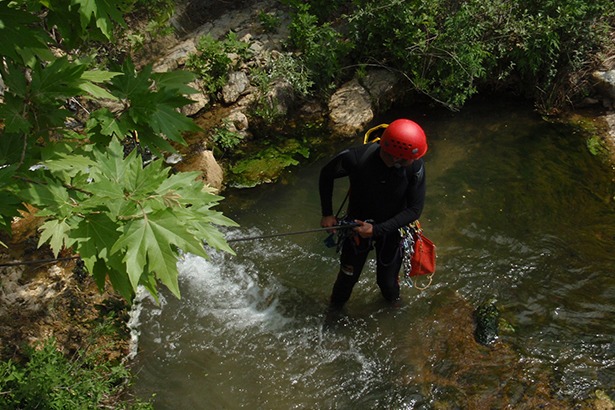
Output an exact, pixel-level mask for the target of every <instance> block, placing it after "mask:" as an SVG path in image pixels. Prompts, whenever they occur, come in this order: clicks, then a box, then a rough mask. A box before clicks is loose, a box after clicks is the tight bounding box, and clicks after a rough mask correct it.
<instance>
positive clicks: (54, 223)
mask: <svg viewBox="0 0 615 410" xmlns="http://www.w3.org/2000/svg"><path fill="white" fill-rule="evenodd" d="M68 231H70V226H69V225H68V224H67V223H66V221H64V220H57V219H52V220H50V221H47V222H45V223H44V224H43V225H42V226H41V236H40V238H39V241H38V246H39V247H41V245H43V244H44V243H46V242H49V245H50V246H51V249H52V250H53V256H54V257H56V258H57V257H58V254H59V253H60V251H61V250H62V248H63V247H64V245H65V244H67V241H66V236H67V233H68ZM67 247H68V244H67Z"/></svg>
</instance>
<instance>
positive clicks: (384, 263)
mask: <svg viewBox="0 0 615 410" xmlns="http://www.w3.org/2000/svg"><path fill="white" fill-rule="evenodd" d="M399 240H400V238H399V235H398V234H397V233H394V234H391V235H387V236H386V237H384V238H382V239H381V240H380V241H378V242H379V243H376V259H377V262H376V281H377V283H378V287H380V292H381V293H382V296H383V297H384V298H385V299H386V300H388V301H389V302H395V301H397V300H398V299H399V270H400V268H401V263H402V254H401V249H400V248H399Z"/></svg>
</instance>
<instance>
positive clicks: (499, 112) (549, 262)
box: [134, 102, 615, 409]
mask: <svg viewBox="0 0 615 410" xmlns="http://www.w3.org/2000/svg"><path fill="white" fill-rule="evenodd" d="M391 115H393V114H391ZM397 115H399V116H407V117H408V118H411V119H414V120H415V121H417V122H419V123H420V124H421V125H423V127H424V128H425V130H426V132H427V135H428V138H429V144H430V150H429V152H428V153H427V155H426V167H427V178H428V179H427V183H428V188H427V201H426V206H425V211H424V213H423V215H422V217H421V223H422V226H423V228H424V230H425V233H426V235H427V236H428V237H429V238H431V239H432V240H433V241H434V242H435V243H436V245H437V247H438V259H437V264H438V266H437V272H436V274H435V275H434V277H433V281H432V283H431V285H430V286H428V287H427V289H425V290H420V289H418V287H422V286H425V285H426V284H427V281H426V278H425V277H421V278H419V279H418V280H417V283H416V284H415V285H418V286H414V287H410V286H408V285H407V284H404V285H403V286H402V303H401V306H398V307H396V308H394V307H391V306H389V305H387V304H386V303H384V302H383V301H382V299H381V296H380V293H379V291H378V288H377V286H376V284H375V275H374V263H373V260H372V261H370V262H368V265H366V268H365V270H364V272H363V275H362V278H361V280H360V282H359V283H358V284H357V286H356V287H355V290H354V292H353V295H352V297H351V300H350V301H349V303H348V304H347V306H346V309H345V312H344V313H343V314H342V315H341V316H339V317H336V318H334V319H333V320H331V319H330V318H328V317H327V315H326V307H327V299H328V296H329V293H330V290H331V286H332V284H333V281H334V279H335V275H336V273H337V255H336V254H335V251H334V250H332V249H330V248H326V247H325V246H324V244H323V240H324V239H325V237H326V234H325V233H322V232H318V233H309V234H300V235H290V236H281V237H274V238H269V239H262V240H252V241H240V242H234V243H233V244H232V245H233V248H234V249H235V251H236V255H235V256H233V255H229V254H222V253H216V252H211V258H210V259H209V260H204V259H201V258H199V257H195V256H192V255H186V257H185V259H184V260H182V261H181V262H180V263H179V269H180V272H181V273H180V285H181V292H182V299H181V300H177V299H175V298H174V297H173V296H170V295H168V294H165V293H163V295H162V298H161V302H160V305H156V304H154V303H153V302H151V301H150V300H148V299H145V300H144V301H143V303H142V304H141V309H142V310H141V313H140V317H139V319H140V324H139V331H140V338H139V350H138V354H137V356H136V358H135V365H134V371H135V374H136V377H137V381H136V385H135V391H136V394H137V395H138V396H140V397H143V398H149V397H151V395H153V394H155V397H154V403H155V408H156V409H235V408H250V409H333V408H335V409H376V408H377V409H430V408H443V409H449V408H450V409H453V408H471V409H483V408H484V409H491V408H504V407H507V406H509V408H528V409H531V408H537V407H540V406H548V408H567V407H568V406H570V405H571V404H573V403H577V404H578V403H581V402H583V401H587V400H589V399H591V398H593V397H595V392H596V391H599V392H603V393H605V394H607V395H610V396H611V398H614V397H615V341H614V337H615V255H614V253H613V250H614V249H615V204H614V202H615V199H614V196H615V184H614V183H613V177H612V175H613V173H612V170H611V169H610V168H609V166H607V165H605V164H603V163H602V162H600V161H598V160H597V159H596V158H594V157H592V156H591V155H590V154H589V152H588V150H587V149H586V147H585V142H584V137H585V136H583V135H573V134H575V133H579V132H580V131H577V130H574V129H573V128H571V127H569V126H564V125H556V124H551V123H547V122H545V121H543V120H542V119H541V118H540V117H539V116H537V115H536V114H535V113H534V112H532V110H531V109H530V108H529V107H528V106H527V105H524V104H523V103H518V102H502V103H488V104H486V103H475V104H471V105H470V106H469V107H467V108H466V109H464V110H463V111H462V112H460V113H450V112H416V111H413V112H411V113H406V114H399V113H398V114H397ZM393 118H394V117H393ZM393 118H382V122H389V121H390V120H392V119H393ZM361 141H362V139H357V140H353V141H346V142H344V144H345V145H351V144H360V143H361ZM342 147H343V145H338V146H337V147H331V148H330V149H328V150H327V151H328V152H322V153H320V154H313V155H312V157H311V159H310V161H308V162H307V163H304V164H302V165H301V166H298V167H296V168H294V169H293V170H292V171H291V172H290V173H289V174H288V175H286V176H285V177H284V179H283V180H282V181H280V182H278V183H276V184H270V185H265V186H259V187H256V188H251V189H243V190H239V189H237V190H234V189H232V190H228V191H226V192H224V196H225V197H226V199H225V200H224V202H223V204H222V205H221V207H220V209H221V210H223V211H224V213H225V214H226V215H228V216H230V217H231V218H233V219H234V220H235V221H237V222H238V223H239V224H240V225H241V227H240V228H233V229H228V230H226V231H225V232H226V234H227V237H228V238H242V237H246V236H253V235H268V234H275V233H287V232H297V231H303V230H309V229H314V228H318V227H319V220H320V208H319V200H318V193H317V179H318V172H319V169H320V167H321V166H322V165H323V164H324V162H325V161H326V160H327V158H328V157H329V156H330V155H331V154H333V153H334V152H335V151H336V150H337V149H339V148H342ZM346 189H347V186H346V185H345V184H344V183H339V184H337V185H336V196H337V200H336V203H337V205H334V206H339V204H340V201H341V199H342V198H343V196H344V194H345V192H346ZM485 301H492V302H494V303H495V305H496V306H497V308H498V309H499V311H500V315H501V317H502V321H501V322H500V337H499V339H498V340H497V342H496V343H494V344H492V345H489V346H483V345H480V344H478V343H477V342H476V341H475V339H474V336H473V332H474V321H473V312H474V310H475V309H476V308H477V307H478V306H479V305H480V304H482V303H484V302H485Z"/></svg>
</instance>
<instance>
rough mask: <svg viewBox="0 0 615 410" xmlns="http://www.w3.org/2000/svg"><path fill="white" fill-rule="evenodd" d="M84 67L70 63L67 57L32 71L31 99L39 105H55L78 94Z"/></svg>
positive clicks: (36, 67)
mask: <svg viewBox="0 0 615 410" xmlns="http://www.w3.org/2000/svg"><path fill="white" fill-rule="evenodd" d="M85 69H86V66H85V65H84V64H79V63H72V62H70V61H69V60H68V58H67V57H62V58H59V59H57V60H55V61H53V62H51V63H50V64H48V65H47V66H46V67H44V68H40V67H38V66H35V68H34V69H33V70H32V98H33V99H35V100H36V101H37V102H38V103H40V104H45V103H48V102H54V103H57V100H58V99H64V98H69V97H72V96H74V95H77V94H79V84H80V83H81V75H82V74H83V73H84V71H85Z"/></svg>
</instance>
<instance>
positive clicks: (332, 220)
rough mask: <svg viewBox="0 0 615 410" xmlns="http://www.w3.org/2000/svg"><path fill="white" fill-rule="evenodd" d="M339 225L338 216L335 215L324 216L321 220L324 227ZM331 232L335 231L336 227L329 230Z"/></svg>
mask: <svg viewBox="0 0 615 410" xmlns="http://www.w3.org/2000/svg"><path fill="white" fill-rule="evenodd" d="M335 225H337V218H336V217H335V216H333V215H328V216H323V217H322V219H321V220H320V226H322V227H323V228H329V227H331V226H335ZM327 232H329V233H333V232H335V229H330V230H327Z"/></svg>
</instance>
